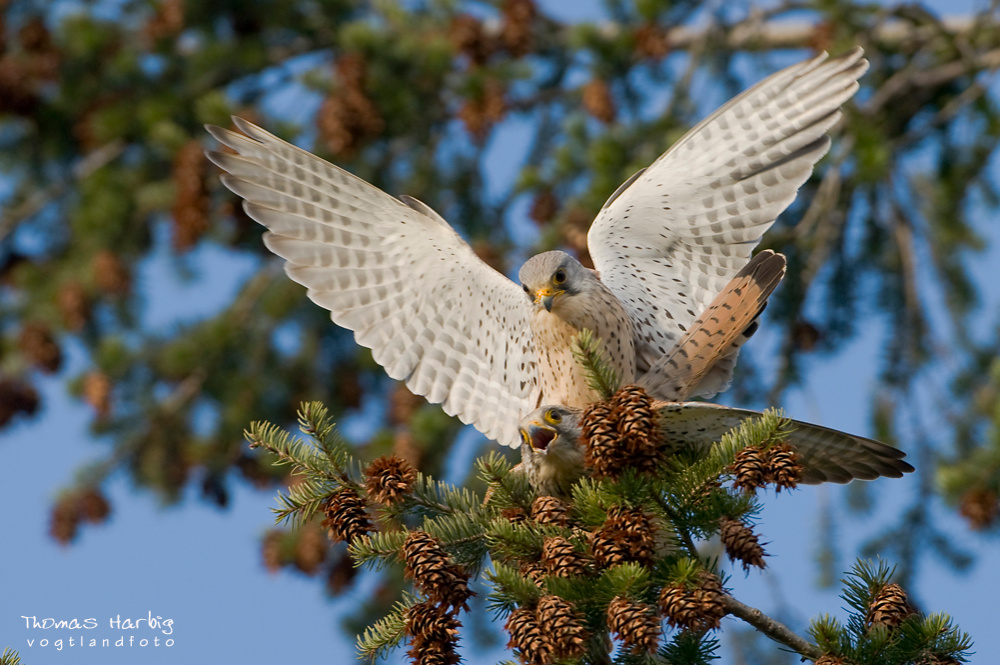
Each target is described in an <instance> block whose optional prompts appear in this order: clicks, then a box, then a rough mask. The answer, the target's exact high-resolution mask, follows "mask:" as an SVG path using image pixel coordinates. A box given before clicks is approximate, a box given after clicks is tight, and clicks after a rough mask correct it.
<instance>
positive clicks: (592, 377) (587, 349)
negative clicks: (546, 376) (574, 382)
mask: <svg viewBox="0 0 1000 665" xmlns="http://www.w3.org/2000/svg"><path fill="white" fill-rule="evenodd" d="M571 348H572V351H573V358H575V359H576V362H577V363H579V364H580V365H582V366H583V369H584V371H586V372H587V385H588V386H590V387H591V388H592V389H594V390H595V391H597V393H598V394H599V395H600V396H601V398H602V399H606V400H607V399H611V396H612V395H614V394H615V392H616V391H617V390H618V388H619V387H620V385H621V377H620V376H619V375H618V372H616V371H615V369H614V367H612V366H611V363H610V362H608V357H607V355H605V353H604V345H603V344H602V343H601V340H600V339H599V338H598V337H597V335H595V334H594V333H593V332H592V331H590V330H587V329H584V330H581V331H580V334H578V335H577V336H576V337H575V338H574V339H573V342H572V347H571Z"/></svg>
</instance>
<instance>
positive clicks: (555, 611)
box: [535, 596, 587, 658]
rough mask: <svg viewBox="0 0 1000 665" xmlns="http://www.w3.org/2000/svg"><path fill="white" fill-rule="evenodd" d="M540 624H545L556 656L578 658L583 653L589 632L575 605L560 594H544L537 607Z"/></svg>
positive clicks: (536, 612) (536, 613)
mask: <svg viewBox="0 0 1000 665" xmlns="http://www.w3.org/2000/svg"><path fill="white" fill-rule="evenodd" d="M535 616H536V617H537V618H538V624H539V626H544V627H545V630H546V632H547V634H548V638H549V642H550V643H551V645H552V651H553V653H554V654H555V656H556V658H576V657H578V656H580V655H581V654H582V653H583V647H584V644H585V643H586V641H587V634H586V632H585V630H584V627H583V622H582V620H581V618H580V615H579V614H577V613H576V612H575V611H574V608H573V605H572V604H571V603H570V602H569V601H566V600H563V599H562V598H560V597H559V596H542V598H541V599H540V600H539V601H538V607H537V608H536V609H535Z"/></svg>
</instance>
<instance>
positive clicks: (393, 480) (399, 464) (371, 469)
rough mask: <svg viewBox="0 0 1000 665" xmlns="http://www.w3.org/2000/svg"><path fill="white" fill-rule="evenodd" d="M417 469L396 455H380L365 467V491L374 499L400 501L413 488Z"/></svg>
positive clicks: (385, 501)
mask: <svg viewBox="0 0 1000 665" xmlns="http://www.w3.org/2000/svg"><path fill="white" fill-rule="evenodd" d="M416 479H417V470H416V469H414V468H413V467H412V466H410V463H409V462H407V461H406V460H404V459H402V458H401V457H396V456H395V455H384V456H382V457H379V458H378V459H376V460H375V461H373V462H372V463H371V464H369V465H368V468H366V469H365V491H366V492H368V498H369V499H371V500H372V501H376V502H378V503H385V504H394V503H399V502H400V501H402V500H403V498H404V497H405V496H406V495H407V494H409V493H410V491H411V490H412V489H413V483H414V482H415V481H416Z"/></svg>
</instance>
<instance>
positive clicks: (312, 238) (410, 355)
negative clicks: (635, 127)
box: [209, 49, 867, 447]
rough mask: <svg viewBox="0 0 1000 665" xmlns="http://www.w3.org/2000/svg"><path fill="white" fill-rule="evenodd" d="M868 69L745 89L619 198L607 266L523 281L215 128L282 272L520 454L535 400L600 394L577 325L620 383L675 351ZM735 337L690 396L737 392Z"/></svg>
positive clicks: (413, 212)
mask: <svg viewBox="0 0 1000 665" xmlns="http://www.w3.org/2000/svg"><path fill="white" fill-rule="evenodd" d="M866 69H867V61H866V60H864V58H863V57H862V52H861V49H856V50H855V51H853V52H851V53H848V54H846V55H843V56H841V57H838V58H834V59H827V56H826V55H825V54H822V55H819V56H816V57H814V58H812V59H810V60H807V61H805V62H802V63H799V64H797V65H793V66H792V67H789V68H787V69H785V70H782V71H780V72H778V73H776V74H774V75H772V76H770V77H769V78H767V79H765V80H764V81H762V82H760V83H758V84H757V85H756V86H754V87H752V88H750V89H749V90H747V91H746V92H744V93H743V94H741V95H739V96H737V97H736V98H734V99H733V100H731V101H729V102H728V103H727V104H725V105H724V106H723V107H722V108H720V109H718V110H717V111H715V112H714V113H713V114H712V115H710V116H709V117H708V118H706V119H705V120H704V121H702V122H701V123H700V124H699V125H697V126H696V127H695V128H694V129H692V130H691V131H690V132H688V133H687V134H686V135H685V136H684V137H683V138H681V139H680V141H678V142H677V143H676V144H675V145H674V146H672V147H671V148H670V149H669V150H667V152H665V153H664V154H663V155H662V156H660V157H659V158H658V159H657V160H656V161H655V162H654V163H653V164H652V165H651V166H649V167H648V168H646V169H644V170H643V171H641V172H639V173H637V174H636V175H635V176H633V177H632V178H631V179H629V180H628V181H627V182H626V183H624V184H623V185H622V186H621V187H619V189H618V191H616V192H615V193H614V194H613V195H612V196H611V198H610V199H609V200H608V202H607V203H606V204H605V206H604V208H603V209H602V210H601V212H600V213H599V214H598V216H597V219H596V220H595V221H594V224H593V225H592V227H591V229H590V232H589V234H588V246H589V251H590V254H591V256H592V258H593V260H594V265H595V268H596V271H591V270H588V269H586V268H584V267H583V266H582V265H581V264H580V263H579V262H578V261H577V260H576V259H574V258H572V257H571V256H570V255H568V254H566V253H564V252H546V253H544V254H540V255H538V256H535V257H534V258H532V259H530V260H529V261H527V262H526V263H525V265H524V266H523V267H522V268H521V271H520V273H519V280H520V285H518V284H515V283H514V282H512V281H511V280H509V279H507V278H506V277H504V276H503V275H501V274H500V273H498V272H496V271H495V270H493V269H492V268H490V267H489V266H487V265H486V264H485V263H484V262H483V261H482V260H480V259H479V258H478V257H477V256H476V255H475V253H474V252H473V251H472V249H471V248H470V247H469V245H468V244H467V243H466V242H465V241H464V240H462V238H461V237H460V236H459V235H458V234H457V233H456V232H455V231H454V230H453V229H452V228H451V227H450V226H449V225H448V223H447V222H445V220H444V219H442V218H441V217H440V216H439V215H438V214H437V213H435V212H434V211H433V210H431V209H430V208H428V207H427V206H426V205H424V204H422V203H420V202H419V201H416V200H415V199H411V198H407V197H403V198H402V199H401V200H400V199H396V198H393V197H392V196H389V195H388V194H386V193H384V192H382V191H381V190H379V189H377V188H376V187H374V186H372V185H370V184H369V183H367V182H364V181H363V180H360V179H359V178H356V177H354V176H353V175H351V174H349V173H347V172H346V171H344V170H342V169H340V168H338V167H336V166H333V165H332V164H330V163H328V162H326V161H324V160H322V159H320V158H318V157H316V156H314V155H312V154H310V153H308V152H306V151H304V150H301V149H299V148H296V147H295V146H292V145H290V144H288V143H286V142H284V141H282V140H281V139H278V138H277V137H275V136H273V135H271V134H269V133H268V132H266V131H264V130H263V129H260V128H259V127H256V126H255V125H253V124H251V123H249V122H246V121H243V120H239V119H234V122H235V124H236V127H237V128H238V129H239V130H240V132H242V133H240V132H234V131H229V130H225V129H221V128H218V127H209V131H210V132H211V134H212V135H213V136H214V137H215V138H216V139H218V140H219V141H220V142H221V143H222V144H224V145H226V146H228V147H229V148H231V149H232V150H233V151H235V154H230V153H225V152H210V153H209V157H210V158H211V159H212V161H214V162H215V163H216V164H217V165H218V166H220V167H221V168H222V169H223V170H225V171H227V172H228V174H227V175H224V176H223V182H224V183H225V185H226V186H227V187H229V188H230V189H231V190H232V191H234V192H235V193H237V194H238V195H240V196H241V197H243V198H244V199H246V201H245V203H244V207H245V209H246V211H247V213H248V214H249V215H250V217H252V218H253V219H255V220H257V221H258V222H260V223H261V224H263V225H264V226H265V227H267V229H268V233H267V234H266V235H265V237H264V241H265V244H266V245H267V247H268V248H269V249H270V250H271V251H273V252H274V253H275V254H278V255H279V256H281V257H282V258H284V259H285V260H286V262H287V263H286V265H285V270H286V272H287V273H288V275H289V276H290V277H291V278H292V279H293V280H295V281H297V282H299V283H301V284H303V285H304V286H306V288H307V289H308V295H309V297H310V298H311V299H312V300H313V301H314V302H316V303H317V304H319V305H320V306H322V307H324V308H326V309H328V310H330V313H331V318H332V319H333V321H334V322H335V323H337V324H338V325H341V326H343V327H345V328H348V329H350V330H352V331H354V334H355V339H356V340H357V342H358V343H359V344H361V345H363V346H366V347H368V348H370V349H371V350H372V355H373V357H374V359H375V360H376V362H378V363H379V364H381V365H382V366H383V367H384V368H385V370H386V372H387V373H388V374H389V375H390V376H391V377H393V378H395V379H400V380H402V381H404V382H405V383H406V385H407V386H408V387H409V388H410V390H412V391H413V392H414V393H417V394H419V395H423V396H425V397H426V398H427V399H428V400H429V401H431V402H435V403H440V404H441V405H442V407H443V409H444V410H445V411H446V412H447V413H449V414H451V415H455V416H458V417H459V418H460V419H461V420H462V421H463V422H465V423H469V424H472V425H473V426H474V427H476V428H477V429H478V430H479V431H481V432H482V433H483V434H485V435H486V436H488V437H490V438H492V439H495V440H497V441H498V442H500V443H503V444H506V445H509V446H515V447H516V446H518V445H519V444H520V442H521V439H520V436H519V434H518V422H519V421H520V419H521V417H522V416H524V415H525V414H527V413H530V412H531V411H532V410H534V409H536V408H537V407H538V406H539V405H540V404H546V403H556V404H561V405H564V406H568V407H582V406H584V405H586V404H587V403H589V402H592V401H594V400H595V399H596V398H597V395H596V393H595V392H594V391H593V390H592V389H591V388H589V387H588V385H587V382H586V381H585V380H584V376H583V369H582V368H581V367H579V366H578V365H577V363H576V362H575V361H574V359H573V355H572V350H571V346H572V344H571V341H572V340H573V339H574V338H575V337H576V336H577V335H578V334H579V333H580V332H581V331H582V330H584V329H589V330H591V331H592V332H593V333H595V334H596V336H597V337H598V338H600V339H601V340H602V343H603V348H604V351H605V353H606V355H607V356H608V358H609V359H610V361H611V362H612V364H613V365H614V367H615V368H616V370H617V371H618V373H619V376H620V377H621V378H622V380H623V382H625V383H631V382H634V381H636V380H641V379H642V377H643V376H644V375H645V374H647V373H648V372H649V370H650V368H652V367H654V366H656V363H657V362H658V361H660V360H661V359H663V358H665V357H667V356H668V355H669V352H670V350H671V349H673V348H674V347H675V345H676V343H677V342H678V341H679V340H680V339H681V338H683V337H684V336H685V334H686V333H687V332H688V330H689V329H690V328H691V327H692V325H693V324H694V323H695V321H696V319H697V318H698V315H699V314H700V313H701V312H703V311H705V309H706V307H707V306H708V305H709V304H710V303H712V301H713V299H715V298H716V296H717V295H718V294H719V293H720V291H722V290H723V289H724V288H725V287H726V285H727V284H728V283H729V282H730V280H732V279H733V278H734V276H735V275H736V274H737V273H738V272H739V271H740V270H741V269H742V268H744V266H746V265H747V263H748V260H749V259H750V255H751V252H752V250H753V248H754V247H755V246H756V245H757V243H758V242H759V241H760V238H761V236H762V235H763V234H764V232H765V231H766V230H767V229H768V228H769V227H770V226H771V224H772V223H773V222H774V220H775V218H776V217H777V216H778V215H779V214H780V213H781V212H782V211H783V210H784V209H785V208H787V207H788V205H789V204H790V203H791V202H792V200H793V199H794V198H795V194H796V191H797V190H798V188H799V187H800V186H801V185H802V184H803V183H804V182H805V181H806V180H807V179H808V178H809V176H810V174H811V173H812V170H813V166H814V165H815V164H816V162H817V161H818V160H819V159H820V158H821V157H822V156H823V155H824V154H826V152H827V150H828V149H829V145H830V139H829V137H828V136H827V132H828V131H829V130H830V129H831V128H832V127H833V126H834V125H835V124H836V123H837V121H838V120H839V119H840V115H841V114H840V106H841V105H842V104H843V103H844V102H845V101H847V100H848V99H849V98H850V97H851V96H852V95H853V94H854V93H855V91H856V90H857V89H858V83H857V79H858V78H859V77H860V76H861V75H862V74H863V73H864V72H865V70H866ZM738 332H739V333H742V332H743V331H742V330H740V331H738ZM740 341H741V340H740V338H739V337H738V336H737V338H736V339H735V340H734V342H732V343H731V344H730V345H729V347H727V350H726V352H725V353H723V354H719V356H718V357H716V359H715V362H714V363H713V364H712V365H711V366H710V367H703V368H702V369H701V370H699V371H698V372H697V373H696V378H697V384H696V385H691V386H686V387H685V390H688V389H689V392H690V394H692V395H704V396H708V395H711V394H714V393H716V392H718V391H720V390H722V389H724V388H725V387H726V386H728V384H729V382H730V379H731V374H732V369H733V365H734V364H735V361H736V356H737V354H738V351H739V344H740ZM673 360H674V361H676V365H677V366H678V367H680V368H681V369H683V365H684V362H682V360H683V359H678V358H673ZM661 367H662V366H661ZM670 386H671V381H669V380H668V381H665V382H662V385H661V384H651V385H650V389H651V392H652V394H653V396H654V397H658V398H666V399H671V396H670V395H668V394H660V393H659V392H658V391H659V390H660V389H661V388H662V389H663V390H666V391H669V389H670Z"/></svg>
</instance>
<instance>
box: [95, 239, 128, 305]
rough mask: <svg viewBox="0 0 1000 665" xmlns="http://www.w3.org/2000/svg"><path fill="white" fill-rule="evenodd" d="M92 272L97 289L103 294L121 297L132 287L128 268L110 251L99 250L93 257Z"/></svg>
mask: <svg viewBox="0 0 1000 665" xmlns="http://www.w3.org/2000/svg"><path fill="white" fill-rule="evenodd" d="M93 271H94V281H95V282H96V283H97V288H99V289H100V290H101V291H104V292H105V293H110V294H111V295H116V296H123V295H126V294H127V293H128V292H129V289H130V288H131V287H132V278H131V276H130V275H129V273H128V268H126V267H125V264H124V263H123V262H122V260H121V259H120V258H118V256H116V255H115V254H114V253H113V252H111V251H110V250H107V249H104V250H101V251H100V252H98V253H97V254H96V255H95V256H94V262H93Z"/></svg>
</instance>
